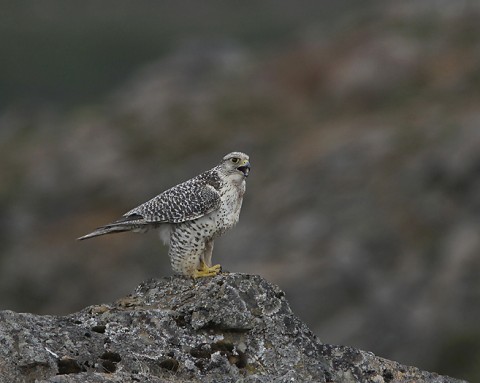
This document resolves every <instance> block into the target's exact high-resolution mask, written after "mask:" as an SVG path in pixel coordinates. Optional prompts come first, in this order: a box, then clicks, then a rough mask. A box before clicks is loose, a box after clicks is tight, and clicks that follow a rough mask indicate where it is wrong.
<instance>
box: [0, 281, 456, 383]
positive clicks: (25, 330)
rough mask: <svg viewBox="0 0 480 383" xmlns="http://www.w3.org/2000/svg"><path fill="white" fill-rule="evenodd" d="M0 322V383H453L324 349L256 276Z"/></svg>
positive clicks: (171, 286) (147, 289) (145, 287)
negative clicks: (78, 310) (17, 382)
mask: <svg viewBox="0 0 480 383" xmlns="http://www.w3.org/2000/svg"><path fill="white" fill-rule="evenodd" d="M0 321H1V322H0V342H1V344H2V347H1V350H0V353H1V354H2V355H1V358H0V371H1V372H2V376H1V377H0V381H2V382H4V381H5V382H14V381H25V382H35V381H38V382H58V383H60V382H65V383H66V382H125V381H138V382H164V381H169V382H271V381H275V382H331V381H334V382H337V381H338V382H370V381H378V382H407V381H413V380H415V381H417V382H445V383H447V382H451V383H453V382H456V380H455V379H451V378H448V377H442V376H439V375H436V374H432V373H426V372H422V371H420V370H418V369H416V368H413V367H405V366H400V365H399V364H398V363H396V362H391V361H388V360H385V359H382V358H377V357H375V356H374V355H373V354H370V353H366V352H364V351H360V350H355V349H351V348H348V347H341V346H329V345H325V344H322V343H321V342H320V341H319V340H318V339H317V338H316V336H315V335H314V334H313V333H312V332H311V331H310V330H309V329H308V328H307V326H306V325H305V324H304V323H303V322H301V321H300V320H299V319H298V318H297V317H296V316H295V315H294V314H293V313H292V311H291V309H290V307H289V304H288V302H287V300H286V298H285V294H284V293H283V291H281V290H280V289H279V288H278V287H277V286H275V285H273V284H271V283H269V282H267V281H265V280H264V279H262V278H261V277H259V276H254V275H244V274H234V273H232V274H221V275H218V276H216V277H213V278H204V279H199V280H192V279H187V278H183V277H170V278H164V279H159V280H149V281H147V282H144V283H142V284H141V285H140V286H139V287H138V288H137V289H136V290H135V292H134V293H133V294H131V295H129V296H127V297H125V298H123V299H120V300H118V301H116V302H114V303H112V304H108V305H100V306H91V307H87V308H85V309H84V310H82V311H80V312H78V313H74V314H71V315H68V316H64V317H56V316H39V315H34V314H19V313H14V312H11V311H2V312H0Z"/></svg>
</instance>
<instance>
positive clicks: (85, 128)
mask: <svg viewBox="0 0 480 383" xmlns="http://www.w3.org/2000/svg"><path fill="white" fill-rule="evenodd" d="M1 8H2V12H0V20H1V22H0V50H1V60H0V309H11V310H15V311H25V312H33V313H43V314H63V313H70V312H73V311H76V310H79V309H81V308H83V307H84V306H86V305H92V304H98V303H101V302H108V301H111V300H114V299H116V298H118V297H121V296H123V295H125V294H126V293H128V292H130V291H131V290H133V288H134V287H135V286H137V285H138V284H139V283H140V282H141V281H143V280H145V279H147V278H150V277H159V276H164V275H169V274H170V273H171V269H170V266H169V262H168V259H167V256H166V254H167V250H166V248H165V247H163V246H162V245H161V243H160V241H159V240H158V238H157V235H156V234H155V233H148V234H146V235H143V236H142V235H135V234H130V233H128V234H123V235H117V236H108V237H103V238H98V239H96V240H91V241H87V242H76V241H75V238H76V237H78V236H81V235H83V234H86V233H87V232H89V231H91V230H92V229H93V228H95V227H97V226H99V225H102V224H104V223H107V222H110V221H112V220H114V219H116V218H118V217H119V216H121V215H122V214H123V213H124V212H126V211H127V210H129V209H131V208H132V207H134V206H136V205H138V204H139V203H141V202H144V201H146V200H147V199H149V198H151V197H153V196H154V195H156V194H158V193H159V192H161V191H163V190H165V189H166V188H168V187H170V186H172V185H174V184H176V183H178V182H180V181H183V180H185V179H187V178H189V177H191V176H193V175H196V174H198V173H199V172H201V171H203V170H206V169H208V168H210V167H212V166H213V165H215V164H216V163H217V162H218V160H219V159H220V158H221V157H222V156H223V155H224V154H225V153H226V152H228V151H231V150H242V151H245V152H247V153H249V154H250V156H251V162H252V166H253V168H252V173H251V176H250V177H249V179H248V189H247V190H248V191H247V194H246V199H245V201H244V208H243V211H242V215H241V220H240V223H239V224H238V226H237V227H236V228H235V229H234V230H232V231H230V232H229V233H228V234H226V235H225V236H224V237H222V238H221V239H220V240H218V241H217V242H216V248H215V251H214V260H215V261H217V262H219V263H221V264H222V265H223V267H224V269H226V270H231V271H236V272H245V273H253V274H260V275H262V276H263V277H265V278H266V279H268V280H269V281H271V282H274V283H276V284H278V285H279V286H280V287H281V288H282V289H283V290H285V291H286V293H287V298H288V300H289V301H290V303H291V305H292V308H293V310H294V312H296V313H297V314H298V315H299V316H300V318H301V319H302V320H304V321H305V322H306V323H307V324H308V325H309V326H310V327H311V328H312V330H314V331H315V333H316V334H317V335H318V336H319V338H320V339H321V340H322V341H324V342H326V343H331V344H343V345H349V346H353V347H357V348H360V349H365V350H370V351H373V352H374V353H376V354H378V355H381V356H383V357H386V358H390V359H394V360H397V361H399V362H401V363H404V364H412V365H416V366H418V367H420V368H422V369H427V370H431V371H436V372H439V373H442V374H448V375H451V376H455V377H458V378H464V379H469V380H471V381H472V382H473V381H480V326H479V323H480V278H479V275H480V235H479V228H480V4H479V3H478V2H475V1H471V2H469V1H421V2H418V1H401V2H393V1H392V2H390V1H387V2H371V1H364V2H357V1H354V0H342V1H306V0H302V1H296V2H287V1H266V2H253V1H244V2H221V1H209V2H202V3H198V2H195V1H184V2H173V1H172V2H170V1H167V2H153V1H152V2H150V1H146V2H143V3H138V2H134V1H126V0H120V1H118V0H116V1H112V0H108V1H103V2H101V3H98V2H93V1H83V2H77V3H75V2H68V3H62V2H55V1H43V2H30V1H15V2H8V1H4V2H2V3H1Z"/></svg>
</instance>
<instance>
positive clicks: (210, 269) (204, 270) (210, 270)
mask: <svg viewBox="0 0 480 383" xmlns="http://www.w3.org/2000/svg"><path fill="white" fill-rule="evenodd" d="M212 253H213V239H210V240H207V241H206V242H205V251H204V253H203V254H202V256H201V257H200V267H199V269H198V270H195V272H194V274H193V277H194V278H200V277H213V276H215V275H217V274H218V273H220V271H221V270H222V266H220V265H214V266H211V264H212Z"/></svg>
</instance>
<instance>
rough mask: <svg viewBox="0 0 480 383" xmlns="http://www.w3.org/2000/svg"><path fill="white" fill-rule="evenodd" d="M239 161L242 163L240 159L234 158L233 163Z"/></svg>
mask: <svg viewBox="0 0 480 383" xmlns="http://www.w3.org/2000/svg"><path fill="white" fill-rule="evenodd" d="M238 161H240V158H237V157H234V158H232V162H233V163H234V164H236V163H237V162H238Z"/></svg>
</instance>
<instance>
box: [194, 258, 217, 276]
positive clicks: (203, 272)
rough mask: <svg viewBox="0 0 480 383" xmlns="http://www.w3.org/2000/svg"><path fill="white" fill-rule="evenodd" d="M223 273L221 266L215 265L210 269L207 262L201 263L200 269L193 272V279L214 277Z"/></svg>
mask: <svg viewBox="0 0 480 383" xmlns="http://www.w3.org/2000/svg"><path fill="white" fill-rule="evenodd" d="M220 271H222V266H220V265H213V266H211V267H208V266H207V265H206V264H205V262H203V261H201V262H200V269H198V270H195V271H194V272H193V275H192V277H193V278H195V279H196V278H202V277H214V276H215V275H217V274H218V273H220Z"/></svg>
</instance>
